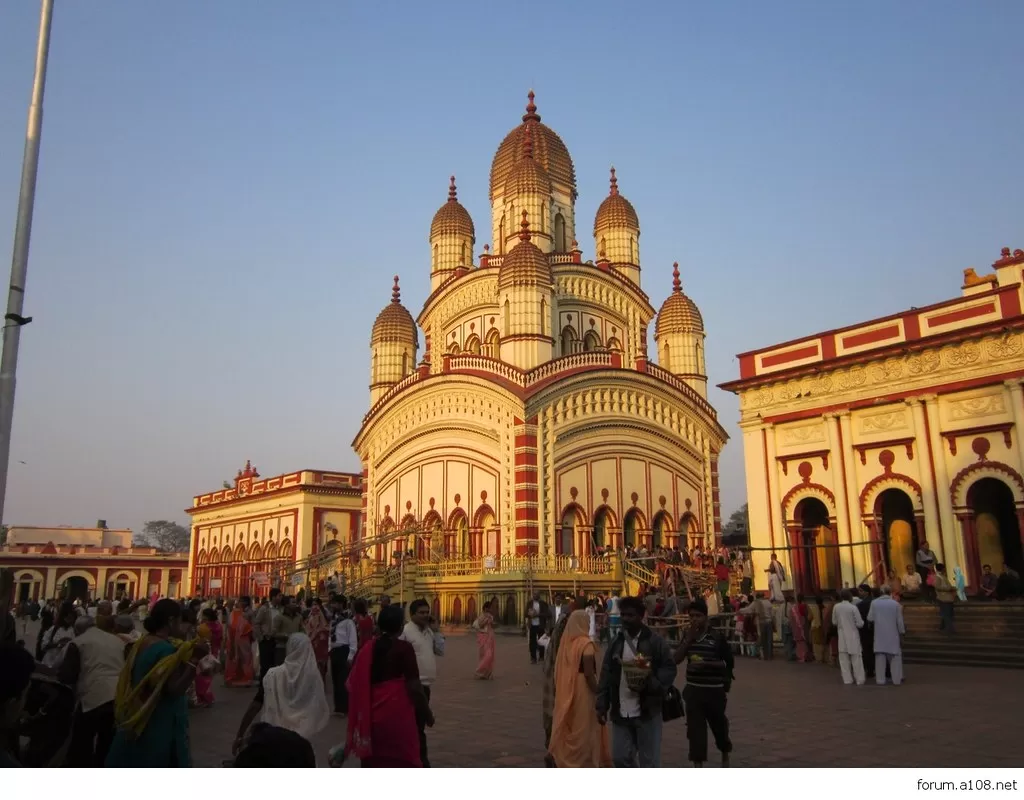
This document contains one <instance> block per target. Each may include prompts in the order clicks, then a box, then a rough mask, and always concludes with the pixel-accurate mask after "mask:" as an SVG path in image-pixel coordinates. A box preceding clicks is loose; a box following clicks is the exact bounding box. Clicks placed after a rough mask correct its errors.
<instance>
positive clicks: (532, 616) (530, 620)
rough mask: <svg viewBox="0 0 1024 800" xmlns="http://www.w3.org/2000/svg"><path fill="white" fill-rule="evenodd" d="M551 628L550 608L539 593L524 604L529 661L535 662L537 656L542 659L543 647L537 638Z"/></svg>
mask: <svg viewBox="0 0 1024 800" xmlns="http://www.w3.org/2000/svg"><path fill="white" fill-rule="evenodd" d="M550 630H551V609H550V608H549V607H548V604H547V603H545V602H544V601H543V600H541V599H540V595H539V594H535V595H534V596H533V600H531V601H530V602H528V603H527V604H526V633H527V635H528V637H529V640H530V663H531V664H536V663H537V657H538V656H540V658H541V660H542V661H543V660H544V647H543V646H541V645H539V644H537V640H538V639H539V638H540V637H541V636H543V635H544V634H545V633H548V632H550Z"/></svg>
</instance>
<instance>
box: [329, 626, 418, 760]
mask: <svg viewBox="0 0 1024 800" xmlns="http://www.w3.org/2000/svg"><path fill="white" fill-rule="evenodd" d="M404 621H405V612H404V611H403V610H402V609H401V608H399V607H398V606H387V607H385V608H383V609H381V612H380V614H379V615H378V618H377V626H378V627H379V628H380V635H379V636H377V637H376V638H375V639H374V640H373V642H372V644H369V645H367V646H366V647H363V648H362V649H360V651H359V655H357V656H356V660H355V663H354V664H353V665H352V672H351V673H350V674H349V677H348V684H347V686H348V693H349V701H348V737H347V741H346V743H345V755H346V756H347V755H348V754H349V753H354V754H355V755H356V756H357V757H358V758H359V760H360V765H361V766H362V767H422V766H423V764H422V762H421V761H420V737H419V729H418V727H417V724H416V719H417V716H419V718H420V719H422V720H423V721H424V724H425V725H427V727H433V725H434V715H433V713H431V711H430V706H429V705H428V704H427V695H426V694H425V693H424V691H423V686H422V684H421V683H420V673H419V668H418V667H417V666H416V652H415V651H414V650H413V649H412V645H411V644H409V643H408V642H404V641H402V640H401V639H399V638H398V637H399V636H400V635H401V633H402V623H403V622H404Z"/></svg>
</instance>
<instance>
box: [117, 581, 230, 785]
mask: <svg viewBox="0 0 1024 800" xmlns="http://www.w3.org/2000/svg"><path fill="white" fill-rule="evenodd" d="M181 619H182V611H181V606H179V605H178V604H177V603H176V602H175V601H174V600H170V599H164V600H160V601H159V602H157V604H156V605H155V606H153V608H152V609H151V610H150V612H149V616H148V617H146V623H145V625H146V631H147V632H148V635H147V636H143V637H142V638H141V639H139V640H138V641H137V642H136V643H135V644H134V645H132V649H131V651H130V652H129V653H128V658H127V659H126V661H125V665H124V668H123V669H122V670H121V678H120V680H119V681H118V683H117V693H116V695H115V696H114V720H115V722H116V723H117V733H116V734H115V735H114V741H113V744H111V747H110V752H109V754H108V755H107V764H106V765H107V766H108V767H190V766H192V754H191V753H190V752H189V744H188V700H187V699H186V697H185V693H186V692H187V691H188V688H189V686H191V685H192V682H193V681H194V680H195V677H196V667H197V666H198V664H199V661H200V659H202V658H203V656H205V655H207V654H208V653H209V652H210V651H209V648H207V647H206V646H205V645H203V644H199V643H197V642H182V641H180V640H179V639H178V638H177V637H178V636H179V634H180V627H181Z"/></svg>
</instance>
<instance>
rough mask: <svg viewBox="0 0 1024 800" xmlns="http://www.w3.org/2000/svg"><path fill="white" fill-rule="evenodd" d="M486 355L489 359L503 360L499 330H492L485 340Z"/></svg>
mask: <svg viewBox="0 0 1024 800" xmlns="http://www.w3.org/2000/svg"><path fill="white" fill-rule="evenodd" d="M484 354H485V355H486V356H488V357H489V358H501V337H500V336H499V335H498V329H497V328H491V329H490V330H489V331H488V332H487V339H485V340H484Z"/></svg>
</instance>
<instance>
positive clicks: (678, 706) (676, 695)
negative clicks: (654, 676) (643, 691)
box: [661, 686, 686, 722]
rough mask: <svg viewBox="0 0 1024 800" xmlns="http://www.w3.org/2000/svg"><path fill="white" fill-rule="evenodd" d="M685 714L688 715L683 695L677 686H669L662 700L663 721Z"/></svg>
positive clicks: (678, 717)
mask: <svg viewBox="0 0 1024 800" xmlns="http://www.w3.org/2000/svg"><path fill="white" fill-rule="evenodd" d="M684 716H686V707H685V706H684V705H683V695H682V694H681V693H680V692H679V690H678V689H677V688H676V687H675V686H669V687H668V689H666V690H665V696H664V698H663V699H662V701H661V720H662V722H671V721H672V720H674V719H681V718H682V717H684Z"/></svg>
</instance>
